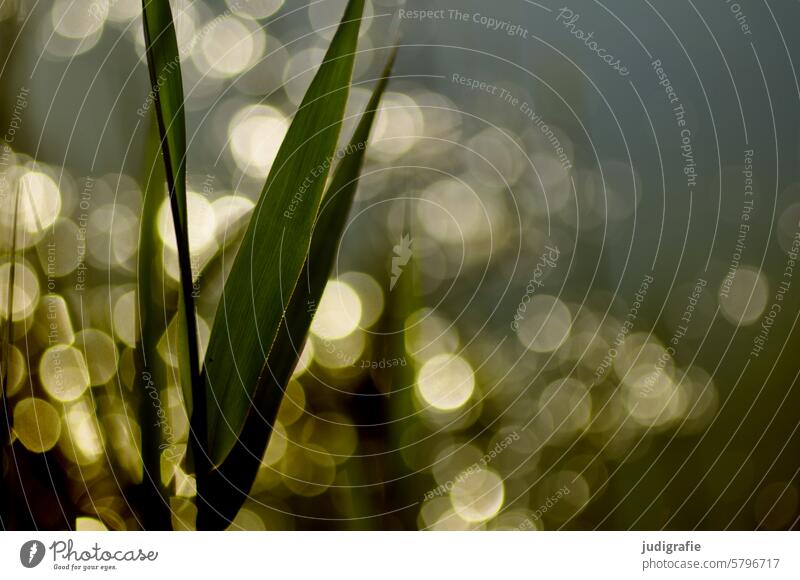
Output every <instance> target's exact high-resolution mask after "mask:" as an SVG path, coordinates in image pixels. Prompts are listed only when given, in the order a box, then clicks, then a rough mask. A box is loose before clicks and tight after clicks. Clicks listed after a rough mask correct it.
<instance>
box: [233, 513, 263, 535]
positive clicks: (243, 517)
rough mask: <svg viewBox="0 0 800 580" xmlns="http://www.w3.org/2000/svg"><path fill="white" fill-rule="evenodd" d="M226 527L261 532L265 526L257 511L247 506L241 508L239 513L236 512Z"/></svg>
mask: <svg viewBox="0 0 800 580" xmlns="http://www.w3.org/2000/svg"><path fill="white" fill-rule="evenodd" d="M228 529H229V530H231V531H234V532H235V531H239V530H243V531H249V532H261V531H264V530H265V529H266V528H265V527H264V520H262V519H261V517H260V516H259V515H258V514H257V513H255V512H253V511H251V510H249V509H247V508H242V509H240V510H239V513H237V514H236V517H235V518H233V521H232V522H231V525H230V526H228Z"/></svg>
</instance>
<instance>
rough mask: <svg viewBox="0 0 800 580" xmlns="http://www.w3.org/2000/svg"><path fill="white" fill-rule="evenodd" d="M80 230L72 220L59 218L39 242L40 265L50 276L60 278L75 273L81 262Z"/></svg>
mask: <svg viewBox="0 0 800 580" xmlns="http://www.w3.org/2000/svg"><path fill="white" fill-rule="evenodd" d="M80 236H81V234H80V230H79V229H78V226H77V225H75V222H73V221H72V220H70V219H66V218H58V219H57V220H56V221H55V223H54V224H53V226H52V227H51V228H50V229H49V230H47V232H46V235H45V236H44V237H43V238H42V240H41V241H39V244H38V245H37V246H36V250H37V252H38V254H39V263H40V264H41V265H42V269H43V270H44V271H45V273H46V274H47V275H48V276H52V277H54V278H60V277H62V276H67V275H69V274H71V273H72V272H73V271H75V268H77V267H78V264H79V263H80V260H81V255H80V252H81V244H83V243H85V242H83V241H82V240H81V239H80Z"/></svg>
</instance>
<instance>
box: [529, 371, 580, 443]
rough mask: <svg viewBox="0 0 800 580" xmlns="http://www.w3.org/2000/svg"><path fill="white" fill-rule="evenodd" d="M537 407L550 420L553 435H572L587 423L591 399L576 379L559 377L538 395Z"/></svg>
mask: <svg viewBox="0 0 800 580" xmlns="http://www.w3.org/2000/svg"><path fill="white" fill-rule="evenodd" d="M539 409H540V410H542V412H543V413H546V414H547V415H548V416H549V418H550V420H551V422H552V432H553V434H554V435H564V436H569V435H573V434H575V433H577V432H579V431H581V430H583V429H585V428H586V426H587V425H588V424H589V420H590V419H591V415H592V400H591V397H589V392H588V391H587V390H586V387H585V386H584V384H583V383H582V382H580V381H578V380H577V379H559V380H557V381H554V382H552V383H550V384H549V385H548V386H547V387H545V389H544V391H542V394H541V395H540V396H539Z"/></svg>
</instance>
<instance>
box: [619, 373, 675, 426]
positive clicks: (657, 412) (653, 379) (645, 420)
mask: <svg viewBox="0 0 800 580" xmlns="http://www.w3.org/2000/svg"><path fill="white" fill-rule="evenodd" d="M624 384H625V386H626V389H625V391H624V394H625V395H624V400H625V407H626V408H627V410H628V413H630V415H631V417H633V419H634V420H635V421H636V422H637V423H639V424H640V425H646V426H655V425H663V424H665V423H668V422H669V421H673V420H675V419H678V418H680V417H681V416H682V415H683V413H684V412H685V410H686V406H687V402H688V401H687V397H686V396H685V395H683V393H682V391H681V389H679V388H678V387H677V385H676V384H675V383H674V382H673V380H672V378H671V377H670V376H669V374H668V373H667V372H666V371H664V370H659V367H655V366H652V365H639V366H635V367H633V368H632V369H631V370H630V371H629V372H628V374H627V376H626V377H625V383H624Z"/></svg>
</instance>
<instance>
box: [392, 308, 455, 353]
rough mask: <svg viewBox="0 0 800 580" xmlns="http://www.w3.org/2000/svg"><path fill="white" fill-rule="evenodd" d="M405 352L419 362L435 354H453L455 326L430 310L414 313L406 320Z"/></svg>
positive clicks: (425, 309) (424, 309)
mask: <svg viewBox="0 0 800 580" xmlns="http://www.w3.org/2000/svg"><path fill="white" fill-rule="evenodd" d="M405 342H406V350H407V351H408V352H409V354H410V355H411V356H413V357H414V358H416V359H417V360H418V361H420V362H424V361H426V360H428V359H429V358H432V357H434V356H436V355H437V354H443V353H447V352H453V351H455V350H456V349H457V348H458V345H459V338H458V332H457V331H456V328H455V326H454V325H453V324H452V323H451V322H449V321H447V320H445V319H444V318H443V317H441V316H439V315H438V314H436V313H435V312H434V311H433V310H431V309H430V308H422V309H420V310H417V311H416V312H414V313H413V314H412V315H411V316H409V317H408V320H406V340H405Z"/></svg>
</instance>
